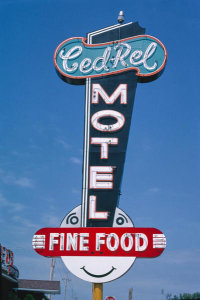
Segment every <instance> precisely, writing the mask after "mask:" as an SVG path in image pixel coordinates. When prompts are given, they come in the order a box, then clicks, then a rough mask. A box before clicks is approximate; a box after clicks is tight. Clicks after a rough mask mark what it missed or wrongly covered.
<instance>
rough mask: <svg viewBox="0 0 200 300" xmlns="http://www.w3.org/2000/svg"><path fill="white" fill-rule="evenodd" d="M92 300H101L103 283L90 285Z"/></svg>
mask: <svg viewBox="0 0 200 300" xmlns="http://www.w3.org/2000/svg"><path fill="white" fill-rule="evenodd" d="M92 300H103V283H93V284H92Z"/></svg>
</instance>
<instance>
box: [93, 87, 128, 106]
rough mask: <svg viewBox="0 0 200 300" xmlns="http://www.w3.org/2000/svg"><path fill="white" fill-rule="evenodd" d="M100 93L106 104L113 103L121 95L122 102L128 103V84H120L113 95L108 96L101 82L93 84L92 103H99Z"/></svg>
mask: <svg viewBox="0 0 200 300" xmlns="http://www.w3.org/2000/svg"><path fill="white" fill-rule="evenodd" d="M99 95H100V96H101V98H102V99H103V100H104V102H105V103H106V104H113V103H114V102H115V101H116V100H117V98H118V97H119V96H120V103H121V104H127V84H120V85H119V86H118V87H117V88H116V90H115V91H114V92H113V93H112V95H111V96H108V94H107V93H106V91H105V90H104V89H103V88H102V86H101V85H100V84H99V83H94V84H93V85H92V104H98V103H99Z"/></svg>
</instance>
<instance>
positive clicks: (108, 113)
mask: <svg viewBox="0 0 200 300" xmlns="http://www.w3.org/2000/svg"><path fill="white" fill-rule="evenodd" d="M105 117H111V118H114V119H116V120H117V122H116V123H114V124H109V125H106V124H101V123H100V122H99V119H100V118H105ZM91 123H92V126H93V127H94V128H95V129H96V130H99V131H104V132H113V131H117V130H119V129H121V128H122V127H123V126H124V123H125V117H124V115H123V114H121V113H120V112H118V111H115V110H101V111H98V112H96V113H95V114H94V115H93V116H92V118H91Z"/></svg>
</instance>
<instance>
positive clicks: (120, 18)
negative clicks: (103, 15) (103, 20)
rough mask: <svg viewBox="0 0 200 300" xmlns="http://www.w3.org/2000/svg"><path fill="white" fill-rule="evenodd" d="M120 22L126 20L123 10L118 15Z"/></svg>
mask: <svg viewBox="0 0 200 300" xmlns="http://www.w3.org/2000/svg"><path fill="white" fill-rule="evenodd" d="M118 22H119V23H120V24H122V23H123V22H124V12H123V10H121V11H120V12H119V15H118Z"/></svg>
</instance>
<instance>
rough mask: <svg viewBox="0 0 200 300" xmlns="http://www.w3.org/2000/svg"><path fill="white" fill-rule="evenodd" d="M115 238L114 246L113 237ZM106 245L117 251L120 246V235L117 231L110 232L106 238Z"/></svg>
mask: <svg viewBox="0 0 200 300" xmlns="http://www.w3.org/2000/svg"><path fill="white" fill-rule="evenodd" d="M112 238H113V239H114V246H112V245H111V239H112ZM106 245H107V247H108V249H109V250H110V251H116V250H117V249H118V247H119V237H118V235H117V234H116V233H110V234H109V235H108V237H107V240H106Z"/></svg>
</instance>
